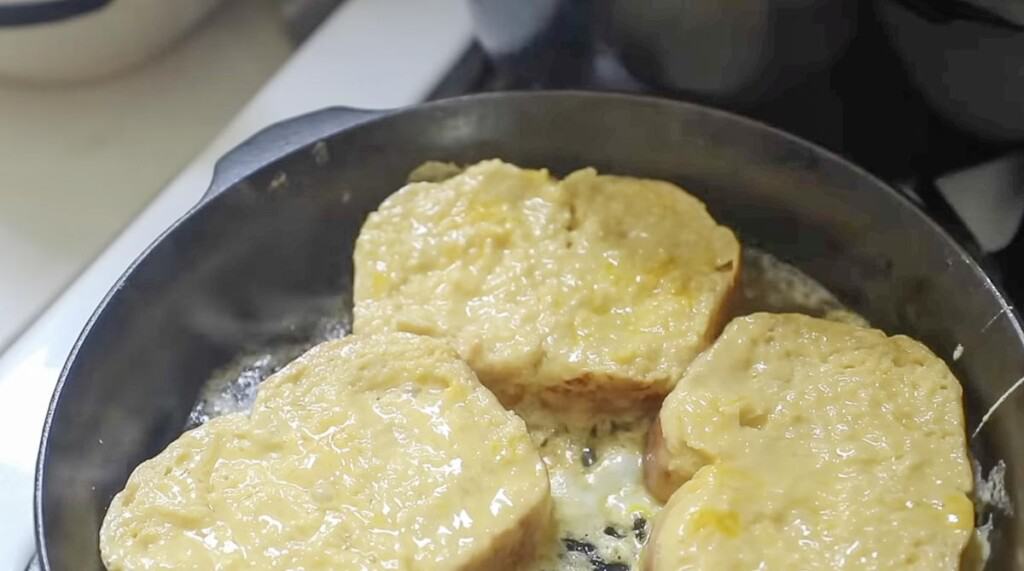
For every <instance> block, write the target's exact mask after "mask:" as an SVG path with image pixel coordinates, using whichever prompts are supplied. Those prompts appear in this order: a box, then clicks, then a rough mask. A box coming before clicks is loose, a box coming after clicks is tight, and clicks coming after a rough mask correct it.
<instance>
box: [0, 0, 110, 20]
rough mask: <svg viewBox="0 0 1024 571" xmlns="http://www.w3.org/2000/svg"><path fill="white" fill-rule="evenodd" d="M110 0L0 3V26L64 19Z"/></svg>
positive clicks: (26, 0)
mask: <svg viewBox="0 0 1024 571" xmlns="http://www.w3.org/2000/svg"><path fill="white" fill-rule="evenodd" d="M109 3H110V0H44V1H42V2H32V1H31V0H24V1H22V2H15V3H13V4H10V3H4V4H0V27H3V26H24V25H28V24H43V23H46V22H56V21H58V20H66V19H68V18H73V17H75V16H81V15H83V14H86V13H88V12H92V11H94V10H98V9H100V8H102V7H104V6H106V5H107V4H109Z"/></svg>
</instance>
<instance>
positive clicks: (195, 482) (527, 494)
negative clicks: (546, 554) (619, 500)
mask: <svg viewBox="0 0 1024 571" xmlns="http://www.w3.org/2000/svg"><path fill="white" fill-rule="evenodd" d="M550 513H551V504H550V494H549V485H548V479H547V474H546V471H545V468H544V465H543V462H542V461H541V459H540V457H539V455H538V453H537V451H536V449H535V448H534V447H533V445H532V443H531V442H530V438H529V436H528V434H527V432H526V427H525V425H524V424H523V422H522V420H520V419H519V418H518V417H517V416H516V415H515V414H513V413H511V412H507V411H505V409H504V408H503V407H502V406H501V404H500V403H499V402H498V401H497V399H496V398H495V397H494V396H493V394H491V393H490V391H488V390H487V389H486V388H484V387H483V386H482V385H481V384H480V383H479V382H478V381H477V380H476V377H475V376H474V375H473V373H472V371H471V370H470V369H469V368H468V367H467V366H466V365H465V363H463V362H462V361H460V360H458V358H457V356H456V355H455V353H454V352H453V351H452V350H451V349H450V348H448V347H447V346H445V345H444V344H443V343H441V342H439V341H436V340H433V339H428V338H424V337H417V336H414V335H409V334H388V335H381V336H350V337H348V338H346V339H342V340H339V341H331V342H327V343H324V344H322V345H319V346H317V347H315V348H313V349H312V350H310V351H309V352H308V353H306V354H305V355H303V356H302V357H300V358H299V359H297V360H296V361H294V362H293V363H291V364H290V365H288V367H286V368H285V369H284V370H282V371H281V372H279V373H278V374H276V375H274V376H273V377H271V378H270V379H268V380H267V381H266V382H265V383H264V385H263V386H262V387H261V390H260V393H259V396H258V398H257V401H256V404H255V406H254V409H253V411H252V413H251V416H245V415H238V414H236V415H228V416H224V417H220V418H216V419H213V420H211V421H210V422H208V423H207V424H205V425H203V426H201V427H199V428H197V429H195V430H192V431H190V432H187V433H185V434H184V435H183V436H182V437H181V438H179V439H178V440H177V441H175V442H173V443H172V444H171V445H170V446H168V447H167V449H166V450H164V451H163V452H161V453H160V454H159V455H158V456H156V457H155V458H153V459H152V460H149V461H147V462H144V463H143V464H142V465H140V466H139V467H138V468H137V469H136V470H135V472H134V473H133V474H132V475H131V477H130V478H129V480H128V483H127V486H126V487H125V489H124V491H122V492H121V493H119V494H118V495H117V496H115V498H114V500H113V502H112V503H111V506H110V508H109V510H108V512H107V515H106V518H105V520H104V522H103V528H102V531H101V541H100V548H101V552H102V556H103V561H104V563H105V564H106V565H107V568H108V569H110V570H111V571H118V570H135V569H196V570H198V569H204V570H205V569H225V570H228V569H397V570H486V569H515V568H518V567H519V566H520V564H521V563H523V562H525V561H526V560H528V559H530V558H531V557H532V555H533V553H534V550H535V546H536V545H537V543H538V542H539V541H541V540H542V539H543V537H544V534H546V532H547V530H548V527H549V525H548V524H549V519H550V517H551V515H550Z"/></svg>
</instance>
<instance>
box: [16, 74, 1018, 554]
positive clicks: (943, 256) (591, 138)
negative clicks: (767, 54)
mask: <svg viewBox="0 0 1024 571" xmlns="http://www.w3.org/2000/svg"><path fill="white" fill-rule="evenodd" d="M488 157H501V158H504V159H506V160H509V161H512V162H516V163H519V164H522V165H527V166H547V167H551V168H552V169H553V170H554V171H555V172H558V173H563V174H564V173H566V172H567V171H569V170H571V169H575V168H579V167H582V166H584V165H593V166H596V167H597V168H598V169H600V170H601V171H604V172H613V173H622V174H630V175H638V176H649V177H657V178H663V179H668V180H672V181H676V182H678V183H680V184H682V185H683V186H684V187H686V188H688V189H690V190H691V191H692V192H693V193H694V194H696V195H698V196H699V197H700V198H702V199H703V200H705V201H706V202H707V203H708V205H709V207H710V209H711V211H712V212H713V213H714V215H715V216H716V218H717V219H719V220H720V221H722V222H723V223H725V224H728V225H730V226H732V227H733V228H735V229H736V230H737V231H738V233H739V235H740V237H741V239H742V240H744V241H745V242H746V243H749V244H756V245H760V246H761V247H763V248H765V249H767V250H769V251H771V252H773V253H775V254H776V255H778V256H780V257H781V258H783V259H785V260H788V261H790V262H792V263H794V264H795V265H797V266H798V267H800V268H801V269H803V270H804V271H806V272H807V273H809V274H810V275H811V276H813V277H815V278H817V279H818V280H819V281H821V282H823V283H824V284H825V285H826V286H828V287H829V288H831V289H832V291H834V292H835V293H837V294H838V295H839V296H840V297H841V298H842V300H843V301H845V302H846V303H847V304H849V305H850V306H852V307H853V308H854V309H856V310H858V311H860V312H861V313H863V314H864V315H866V316H867V317H868V318H869V319H871V320H872V322H873V323H874V324H876V325H878V326H880V327H882V328H884V329H886V330H888V331H890V332H901V333H907V334H909V335H912V336H914V337H917V338H919V339H921V340H922V341H924V342H925V343H927V344H928V346H929V347H931V348H932V349H933V350H935V351H936V352H937V353H938V354H939V355H942V356H945V357H948V358H950V361H951V362H950V364H951V366H952V368H953V370H954V371H955V373H956V374H957V375H958V377H959V378H960V379H961V380H962V381H963V383H964V385H965V389H966V394H967V409H968V420H969V425H970V430H971V431H972V432H973V431H974V429H975V427H977V426H978V424H979V421H980V419H981V418H982V415H983V413H985V412H986V411H987V410H988V409H989V407H990V406H991V405H993V403H995V402H996V401H997V400H998V399H999V398H1000V396H1001V395H1002V394H1003V393H1004V392H1005V391H1006V390H1007V389H1008V388H1009V387H1010V386H1011V385H1013V384H1014V383H1015V381H1016V380H1017V379H1018V378H1020V377H1021V375H1022V374H1024V335H1022V331H1021V327H1020V323H1019V320H1018V318H1017V316H1016V314H1015V313H1014V312H1013V310H1012V309H1011V308H1010V307H1009V306H1008V305H1007V303H1006V301H1005V300H1004V299H1003V296H1002V295H1001V294H1000V292H999V291H998V290H997V288H996V287H994V286H993V284H992V282H991V281H990V280H989V279H988V278H987V277H986V276H985V274H984V273H983V272H982V271H981V270H980V269H979V267H978V266H977V264H976V263H975V262H974V261H973V260H972V259H971V258H970V257H969V256H968V255H967V254H966V253H965V252H964V251H963V250H962V249H961V248H960V247H959V246H958V245H957V243H956V242H954V241H953V240H952V239H950V237H949V236H948V235H946V234H945V233H944V232H943V231H942V230H941V229H940V228H939V227H938V226H937V225H936V224H934V223H933V222H932V221H931V220H929V219H928V218H927V217H926V216H925V215H924V214H922V213H921V212H920V211H919V210H918V209H917V208H916V207H914V206H913V205H912V204H911V203H910V202H909V201H908V200H906V199H905V198H904V197H903V196H901V195H900V194H899V193H897V192H896V191H894V190H892V189H891V188H889V187H887V186H886V185H885V184H883V183H882V182H880V181H879V180H877V179H875V178H873V177H872V176H870V175H869V174H867V173H866V172H864V171H863V170H861V169H859V168H857V167H855V166H852V165H850V164H849V163H846V162H845V161H843V160H842V159H840V158H838V157H836V156H835V155H832V154H830V153H828V152H826V151H824V150H822V149H820V148H818V147H816V146H814V145H812V144H810V143H807V142H804V141H802V140H799V139H797V138H795V137H792V136H790V135H787V134H785V133H783V132H780V131H777V130H775V129H772V128H770V127H767V126H764V125H761V124H758V123H755V122H752V121H750V120H747V119H743V118H741V117H738V116H735V115H731V114H727V113H723V112H719V111H714V110H711V109H707V108H703V107H699V106H695V105H689V104H684V103H678V102H673V101H667V100H661V99H653V98H642V97H630V96H616V95H596V94H584V93H526V94H524V93H509V94H492V95H484V96H472V97H466V98H461V99H452V100H447V101H440V102H436V103H430V104H427V105H422V106H417V107H412V108H408V109H404V110H399V111H395V112H389V113H383V114H374V113H366V112H357V111H352V110H346V109H327V110H324V111H321V112H318V113H314V114H312V115H308V116H304V117H300V118H298V119H295V120H292V121H289V122H285V123H282V124H279V125H276V126H274V127H272V128H270V129H268V130H266V131H264V132H262V133H260V134H258V135H257V136H256V137H254V138H253V139H252V140H250V141H249V142H247V143H245V144H243V145H242V146H241V147H239V148H238V149H236V150H235V151H233V152H232V153H230V154H229V155H228V156H226V157H225V158H224V159H222V161H221V162H220V164H219V165H218V168H217V172H216V174H215V177H214V181H213V184H212V186H211V188H210V191H209V192H208V194H207V196H206V198H205V199H204V200H203V201H202V202H201V204H199V205H198V206H197V207H196V208H194V209H193V210H192V211H191V212H190V213H189V214H188V215H186V216H185V217H184V218H182V219H181V220H180V221H178V223H176V224H175V225H174V227H172V228H171V229H170V230H168V232H167V233H165V234H164V235H163V236H162V237H161V238H160V239H159V240H158V241H157V242H156V243H155V244H153V246H152V247H151V248H149V250H148V251H146V252H145V253H144V254H143V255H142V256H141V257H140V258H139V259H138V260H137V261H136V263H135V264H134V265H133V266H132V267H131V268H130V269H129V270H128V271H127V272H126V273H125V275H124V276H123V277H122V278H121V279H120V280H119V281H118V283H117V284H116V285H115V286H114V288H113V290H112V291H111V293H110V294H109V295H108V297H107V298H106V300H104V302H103V303H102V304H101V305H100V307H99V309H97V311H96V313H95V314H94V316H93V318H92V319H91V320H90V322H89V324H88V325H87V327H86V329H85V331H84V332H83V334H82V336H81V338H80V339H79V341H78V343H77V345H76V346H75V349H74V350H73V351H72V354H71V357H70V359H69V361H68V363H67V366H66V367H65V369H64V371H63V373H62V375H61V379H60V382H59V383H58V385H57V389H56V392H55V395H54V399H53V403H52V405H51V409H50V413H49V416H48V418H47V420H46V425H45V428H44V432H43V441H42V447H41V450H40V456H39V465H38V472H37V488H36V520H37V538H38V544H39V548H40V550H41V555H42V562H43V566H44V568H47V569H55V570H56V569H59V570H88V569H101V568H102V567H101V563H100V560H99V556H98V549H97V540H98V530H99V526H100V523H101V521H102V518H103V514H104V512H105V510H106V507H107V505H108V503H109V501H110V499H111V497H112V496H113V495H114V494H115V493H116V492H117V491H118V490H120V489H121V488H122V487H123V485H124V483H125V480H126V479H127V477H128V474H129V473H130V471H131V470H132V469H133V468H134V467H135V466H136V465H137V464H138V463H139V462H141V461H142V460H144V459H146V458H149V457H151V456H153V455H154V454H156V453H157V452H158V451H160V450H161V449H162V448H163V447H164V446H166V445H167V443H168V442H170V441H171V440H172V439H173V438H175V437H176V436H178V434H180V432H181V431H182V428H183V426H184V424H185V422H186V418H187V416H188V413H189V410H190V408H191V407H192V405H193V403H194V402H195V400H196V397H197V393H198V391H199V389H200V385H201V384H202V382H203V381H204V379H206V378H208V376H209V375H210V373H211V372H212V371H213V370H215V369H217V368H218V367H221V366H223V365H224V364H225V363H227V362H228V361H230V360H231V359H232V358H233V357H234V356H236V355H238V354H240V353H242V352H244V351H247V350H251V349H252V348H253V347H260V346H267V345H272V344H274V343H276V342H279V341H281V340H289V341H294V340H295V339H296V338H297V337H298V338H301V337H302V336H303V335H305V334H307V333H308V332H309V330H311V329H312V328H313V326H314V324H315V323H316V322H317V319H318V316H320V315H321V314H322V313H323V312H324V310H325V309H324V308H325V303H326V304H330V303H333V302H332V301H330V300H335V299H338V296H339V295H341V296H342V297H343V298H344V299H346V300H347V301H346V302H345V303H350V302H351V300H350V299H348V298H347V297H345V296H344V292H345V291H347V288H348V286H349V284H350V281H351V276H352V267H351V256H350V254H351V250H352V246H353V242H354V240H355V237H356V234H357V232H358V230H359V227H360V224H361V223H362V220H363V218H364V217H365V216H366V214H367V213H369V212H371V211H372V210H374V209H375V208H376V206H377V205H378V204H379V203H380V202H381V200H382V199H384V198H385V197H386V196H387V195H388V194H389V193H391V192H392V191H394V190H395V189H397V188H398V187H399V186H401V185H402V184H403V182H404V180H405V176H406V174H407V173H408V172H409V171H410V170H411V169H412V168H413V167H415V166H417V165H418V164H420V163H421V162H423V161H425V160H428V159H439V160H446V161H455V162H459V163H469V162H473V161H477V160H479V159H484V158H488ZM325 300H327V301H325ZM958 346H962V348H963V351H962V357H961V358H960V359H958V360H955V361H954V360H953V359H952V355H953V354H954V350H955V349H956V348H957V347H958ZM1022 406H1024V397H1022V396H1021V395H1020V394H1014V395H1012V396H1011V397H1010V398H1008V399H1007V400H1006V402H1005V403H1003V404H1002V406H1001V408H999V409H998V411H997V412H996V413H995V414H994V415H992V417H991V419H990V420H989V421H988V422H987V424H986V425H985V427H984V430H982V431H981V436H980V437H979V438H975V439H972V447H973V451H974V454H975V455H976V457H977V458H978V459H979V460H980V461H981V463H982V465H983V466H984V467H985V469H986V470H987V469H988V468H989V467H991V466H993V465H994V464H995V463H996V461H997V460H1003V461H1005V463H1006V485H1007V489H1008V491H1009V493H1010V496H1011V500H1012V501H1013V503H1014V505H1015V506H1016V505H1017V504H1016V502H1017V498H1018V496H1019V495H1020V492H1021V491H1022V490H1024V488H1022V486H1024V463H1022V462H1018V461H1017V459H1018V458H1019V457H1021V452H1022V450H1024V431H1021V430H1020V429H1019V422H1018V418H1019V417H1018V415H1019V413H1020V411H1021V408H1022ZM1016 511H1017V512H1018V513H1019V511H1020V508H1019V507H1017V509H1016ZM995 523H996V527H995V532H994V533H993V536H992V539H993V555H992V563H991V568H996V569H1024V567H1022V566H1021V565H1022V563H1021V561H1022V559H1021V557H1020V556H1019V554H1020V553H1022V552H1024V536H1022V533H1024V531H1022V529H1021V528H1020V527H1019V526H1018V525H1017V520H1016V519H1015V518H1013V517H1012V516H1009V515H1004V514H997V517H996V522H995Z"/></svg>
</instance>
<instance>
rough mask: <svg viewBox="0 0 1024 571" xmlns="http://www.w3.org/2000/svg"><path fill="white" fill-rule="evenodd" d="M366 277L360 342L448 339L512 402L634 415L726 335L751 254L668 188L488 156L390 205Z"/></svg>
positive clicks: (384, 208)
mask: <svg viewBox="0 0 1024 571" xmlns="http://www.w3.org/2000/svg"><path fill="white" fill-rule="evenodd" d="M355 268H356V275H355V288H354V293H355V295H354V297H355V303H356V305H355V330H356V332H366V331H381V330H400V331H410V332H415V333H420V334H424V335H430V336H434V337H439V338H444V339H447V340H449V341H450V342H451V343H452V344H453V345H454V346H455V347H456V349H457V350H458V352H459V354H460V355H461V356H462V357H463V358H464V359H466V361H467V362H469V364H470V365H471V366H472V367H473V369H474V370H475V371H476V372H477V374H478V375H479V376H480V379H481V381H483V382H484V384H486V385H487V386H489V387H490V388H492V390H494V391H495V392H496V393H497V394H498V395H499V397H501V398H502V400H503V401H504V402H506V403H507V404H512V403H515V402H518V400H519V399H520V398H521V397H522V396H523V395H525V394H530V393H543V394H545V395H546V396H547V397H549V398H550V399H552V400H560V401H566V402H569V401H590V402H597V403H599V404H602V405H610V406H613V407H615V406H620V407H626V406H629V405H630V404H631V403H634V402H636V401H638V400H642V399H652V398H653V399H657V398H658V397H660V396H661V395H664V394H667V393H668V392H669V391H670V390H671V388H672V386H673V384H674V382H675V380H676V379H677V378H678V377H679V375H681V374H682V372H683V370H684V369H685V367H686V365H688V364H689V363H690V361H691V360H692V359H693V358H694V357H695V356H696V354H697V353H698V352H699V351H700V350H701V349H703V348H704V347H705V346H706V345H707V342H708V341H709V339H708V336H709V335H714V334H715V333H716V332H717V329H718V322H717V320H718V319H719V318H720V312H721V309H722V305H723V302H724V300H725V298H726V297H727V294H728V293H729V292H730V290H731V289H732V287H733V285H734V282H735V279H736V274H737V271H738V268H739V243H738V242H737V241H736V238H735V237H734V236H733V234H732V232H731V231H730V230H728V229H727V228H725V227H723V226H719V225H718V224H716V223H715V221H714V220H713V219H712V218H711V216H709V215H708V213H707V210H706V208H705V207H704V205H703V204H702V203H701V202H700V201H699V200H697V199H696V198H694V197H693V196H690V195H689V194H686V193H685V192H683V191H682V190H681V189H679V188H678V187H676V186H674V185H672V184H670V183H667V182H661V181H653V180H643V179H635V178H628V177H615V176H601V175H598V174H597V173H596V172H595V171H594V170H593V169H584V170H581V171H577V172H575V173H573V174H571V175H569V176H568V177H567V178H566V179H564V180H561V181H559V180H557V179H555V178H553V177H551V176H550V175H549V174H548V173H547V171H543V170H527V169H520V168H518V167H516V166H513V165H510V164H506V163H502V162H500V161H485V162H482V163H479V164H477V165H474V166H471V167H469V168H467V169H466V170H465V171H463V172H462V173H461V174H458V175H457V176H454V177H453V178H450V179H448V180H446V181H444V182H440V183H429V182H423V183H414V184H411V185H409V186H407V187H405V188H404V189H402V190H400V191H399V192H397V193H396V194H394V195H393V196H391V197H390V198H388V199H387V200H386V201H384V203H383V204H382V205H381V206H380V208H379V210H378V211H377V212H375V213H374V214H372V215H370V217H369V218H368V220H367V221H366V224H365V225H364V227H363V229H362V232H361V233H360V236H359V239H358V241H357V243H356V249H355Z"/></svg>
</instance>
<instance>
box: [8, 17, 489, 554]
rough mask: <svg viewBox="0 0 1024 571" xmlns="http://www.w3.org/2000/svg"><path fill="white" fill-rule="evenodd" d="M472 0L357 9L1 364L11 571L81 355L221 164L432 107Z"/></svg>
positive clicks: (465, 31)
mask: <svg viewBox="0 0 1024 571" xmlns="http://www.w3.org/2000/svg"><path fill="white" fill-rule="evenodd" d="M470 40H471V26H470V21H469V16H468V13H467V10H466V6H465V1H464V0H432V1H430V2H419V1H417V0H347V1H346V2H345V3H344V4H343V5H342V6H341V7H340V8H339V9H338V10H337V11H336V12H335V13H334V14H333V15H332V16H331V17H330V18H329V19H328V20H327V21H325V22H324V23H323V24H322V25H321V27H320V28H319V29H318V30H317V32H316V33H315V34H314V35H313V36H312V37H311V38H310V39H309V40H308V41H307V42H306V43H305V44H304V45H303V46H302V47H301V48H300V49H299V50H298V51H297V52H296V54H295V55H294V56H293V57H292V58H291V59H290V60H289V62H288V63H287V64H285V66H284V67H282V68H281V70H280V71H278V73H277V74H276V75H275V76H274V77H272V78H271V79H270V81H269V82H268V83H267V84H266V85H265V86H264V87H263V88H262V89H261V90H260V91H259V92H258V93H257V95H256V96H255V97H254V98H253V99H252V100H251V101H250V102H249V103H248V104H247V105H246V106H245V107H244V108H243V110H242V111H241V112H240V113H239V114H238V115H237V116H236V117H235V119H234V120H233V121H232V122H231V123H230V124H229V125H228V127H227V128H226V129H225V130H224V131H223V132H222V133H221V134H220V136H219V137H217V139H215V140H214V142H213V143H212V144H211V145H210V146H209V147H208V148H207V149H206V150H204V151H203V152H202V153H201V154H200V155H199V156H198V157H196V159H195V160H194V161H193V162H192V163H191V164H190V165H189V166H188V167H187V168H186V169H185V170H184V171H182V172H181V173H180V174H179V175H178V176H177V178H175V179H174V180H173V181H172V182H171V183H170V184H169V185H168V186H167V187H166V188H165V189H164V190H163V191H162V192H161V193H160V194H159V195H158V196H157V198H156V199H155V200H154V201H153V202H152V203H151V204H150V205H149V206H148V207H147V208H146V209H145V210H144V211H143V212H142V214H141V215H139V217H138V218H136V219H135V220H134V221H133V222H132V223H131V224H130V225H129V226H128V227H127V228H125V230H124V231H123V232H122V233H121V235H120V236H119V237H118V238H117V239H116V240H115V241H114V242H113V243H112V244H111V245H110V246H109V247H108V248H107V249H106V251H104V252H103V254H101V255H100V257H99V258H97V259H96V260H95V261H94V262H93V263H92V265H90V266H89V267H88V269H86V271H85V272H84V273H83V274H82V275H81V276H80V277H79V278H78V279H77V280H76V281H75V282H74V283H72V285H71V286H70V287H69V288H68V289H67V290H66V291H65V292H64V293H63V294H62V295H61V296H60V297H59V298H58V299H57V301H56V302H54V304H53V305H52V306H50V308H49V309H48V310H47V311H46V312H45V313H44V314H43V315H42V316H41V317H40V318H39V319H38V320H37V321H36V322H35V323H34V324H33V325H32V326H31V327H29V328H28V330H26V332H25V333H24V334H23V335H22V336H21V337H20V338H19V339H17V340H16V341H15V342H14V344H13V345H11V347H10V348H9V349H8V350H7V351H6V353H4V354H3V355H2V356H0V514H3V517H0V569H11V570H15V571H21V570H22V569H24V568H25V564H26V562H27V561H28V560H29V558H30V557H31V555H32V553H33V551H34V540H33V535H32V479H33V473H34V470H35V460H36V451H37V448H38V444H39V433H40V430H41V428H42V423H43V417H44V415H45V413H46V408H47V405H48V404H49V400H50V396H51V393H52V391H53V386H54V384H55V383H56V381H57V377H58V375H59V373H60V369H61V367H63V365H64V360H65V359H66V357H67V355H68V352H69V351H70V349H71V346H72V345H73V343H74V342H75V339H76V338H77V337H78V334H79V332H80V331H81V329H82V327H83V325H84V324H85V322H86V320H87V319H88V318H89V316H90V315H91V314H92V312H93V309H94V308H95V307H96V305H97V304H98V303H99V301H100V300H101V299H102V298H103V296H104V295H105V294H106V292H107V290H108V289H109V288H110V286H111V285H112V284H113V283H114V281H115V280H116V279H117V277H118V276H119V275H120V274H121V273H122V272H123V271H124V269H125V268H126V267H127V266H128V264H129V263H130V262H131V261H132V260H133V259H134V258H135V257H136V256H137V255H138V254H139V253H140V252H141V251H142V250H143V249H144V248H145V247H146V246H147V245H148V244H149V243H150V242H152V241H153V239H154V238H156V236H158V235H159V234H160V233H161V232H162V231H163V230H164V229H165V228H167V227H168V226H169V225H170V224H171V223H172V222H173V221H174V220H175V219H177V218H178V217H180V216H181V215H182V214H183V213H184V212H186V211H187V210H188V208H190V207H191V206H192V205H193V204H195V202H196V201H197V200H198V199H199V197H200V196H201V195H202V193H203V191H204V190H205V188H206V186H207V184H208V182H209V179H210V175H211V174H212V172H213V165H214V162H215V161H216V159H217V157H219V156H220V155H222V154H223V153H224V152H225V151H227V150H228V149H230V148H231V147H233V146H234V145H236V144H238V143H239V142H241V141H242V140H244V139H245V138H246V137H248V136H249V135H251V134H253V133H254V132H256V131H258V130H259V129H261V128H262V127H265V126H266V125H269V124H271V123H273V122H275V121H278V120H280V119H284V118H287V117H290V116H294V115H299V114H302V113H305V112H307V111H312V110H314V109H318V108H321V107H328V106H332V105H348V106H353V107H364V108H391V107H400V106H404V105H409V104H413V103H416V102H418V101H420V100H422V99H423V98H424V97H425V96H426V95H427V94H428V93H429V92H430V90H431V88H433V87H434V85H435V84H436V83H437V82H438V81H439V80H440V79H441V77H443V75H444V74H445V72H447V71H448V69H450V68H451V66H452V65H453V64H454V62H455V61H456V60H457V58H458V57H459V56H460V55H461V54H462V52H463V51H464V50H465V49H466V47H467V46H468V45H469V42H470Z"/></svg>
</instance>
